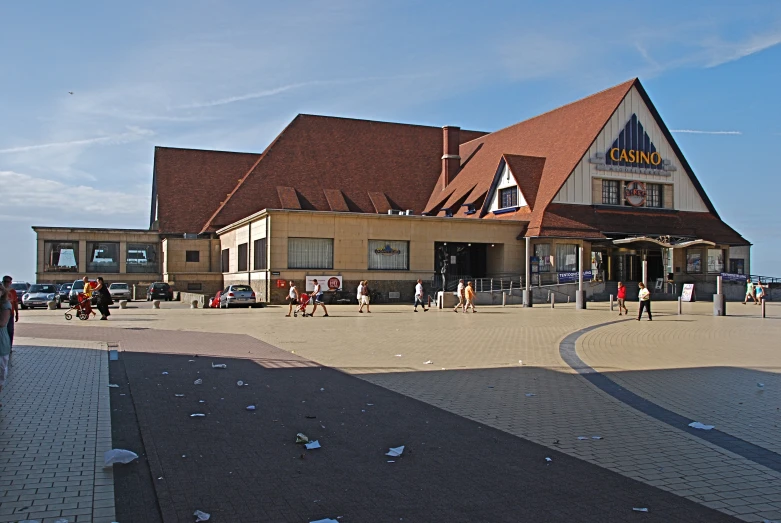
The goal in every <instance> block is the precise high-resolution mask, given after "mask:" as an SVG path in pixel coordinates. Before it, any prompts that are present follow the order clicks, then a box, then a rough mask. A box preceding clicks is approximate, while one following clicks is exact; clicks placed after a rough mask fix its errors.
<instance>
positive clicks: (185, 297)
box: [179, 292, 210, 308]
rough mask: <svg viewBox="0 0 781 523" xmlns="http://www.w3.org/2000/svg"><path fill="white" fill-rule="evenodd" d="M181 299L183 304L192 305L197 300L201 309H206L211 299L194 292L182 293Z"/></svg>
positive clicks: (180, 294)
mask: <svg viewBox="0 0 781 523" xmlns="http://www.w3.org/2000/svg"><path fill="white" fill-rule="evenodd" d="M179 298H180V299H181V301H182V303H187V304H189V303H191V302H192V301H193V300H197V301H198V307H199V308H204V307H205V306H206V304H207V303H208V301H209V299H210V298H209V297H208V296H206V295H205V294H196V293H193V292H180V293H179Z"/></svg>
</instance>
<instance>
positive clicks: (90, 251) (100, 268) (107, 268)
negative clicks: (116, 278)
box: [85, 241, 127, 274]
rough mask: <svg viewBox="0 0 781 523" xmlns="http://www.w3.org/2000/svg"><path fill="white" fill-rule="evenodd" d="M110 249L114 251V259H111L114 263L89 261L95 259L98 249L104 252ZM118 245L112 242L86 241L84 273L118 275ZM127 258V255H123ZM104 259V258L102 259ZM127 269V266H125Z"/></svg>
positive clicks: (119, 254)
mask: <svg viewBox="0 0 781 523" xmlns="http://www.w3.org/2000/svg"><path fill="white" fill-rule="evenodd" d="M109 247H110V248H112V249H113V251H114V257H113V258H112V260H113V262H114V263H105V264H101V263H95V262H94V261H89V260H90V259H92V260H94V259H95V253H96V252H97V250H98V249H100V250H102V251H105V250H107V249H108V248H109ZM119 247H120V243H119V242H112V241H88V242H87V259H86V260H85V261H86V262H87V263H86V269H87V271H86V272H91V273H104V274H118V273H119V268H120V267H119V265H120V256H121V253H120V249H119ZM125 256H127V254H126V255H125ZM104 259H106V258H104ZM125 267H126V268H127V265H126V266H125Z"/></svg>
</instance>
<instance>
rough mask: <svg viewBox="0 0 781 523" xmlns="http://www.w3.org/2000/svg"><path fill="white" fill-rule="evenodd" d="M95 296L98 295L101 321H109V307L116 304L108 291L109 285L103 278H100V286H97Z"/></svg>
mask: <svg viewBox="0 0 781 523" xmlns="http://www.w3.org/2000/svg"><path fill="white" fill-rule="evenodd" d="M92 292H93V294H95V293H96V294H97V302H98V310H99V311H100V319H101V320H108V317H109V316H111V312H110V311H109V310H108V306H109V305H113V304H114V300H113V299H112V298H111V293H110V292H109V290H108V285H106V282H104V281H103V277H102V276H98V284H97V285H96V286H95V290H94V291H92Z"/></svg>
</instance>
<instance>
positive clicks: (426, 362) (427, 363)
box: [423, 360, 434, 365]
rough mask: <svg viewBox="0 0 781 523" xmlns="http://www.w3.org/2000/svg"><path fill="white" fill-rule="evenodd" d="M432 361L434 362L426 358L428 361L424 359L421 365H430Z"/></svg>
mask: <svg viewBox="0 0 781 523" xmlns="http://www.w3.org/2000/svg"><path fill="white" fill-rule="evenodd" d="M432 363H434V362H433V361H431V360H428V361H424V362H423V365H431V364H432Z"/></svg>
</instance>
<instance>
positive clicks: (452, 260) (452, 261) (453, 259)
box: [450, 256, 456, 265]
mask: <svg viewBox="0 0 781 523" xmlns="http://www.w3.org/2000/svg"><path fill="white" fill-rule="evenodd" d="M450 264H451V265H455V264H456V257H455V256H451V257H450Z"/></svg>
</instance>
